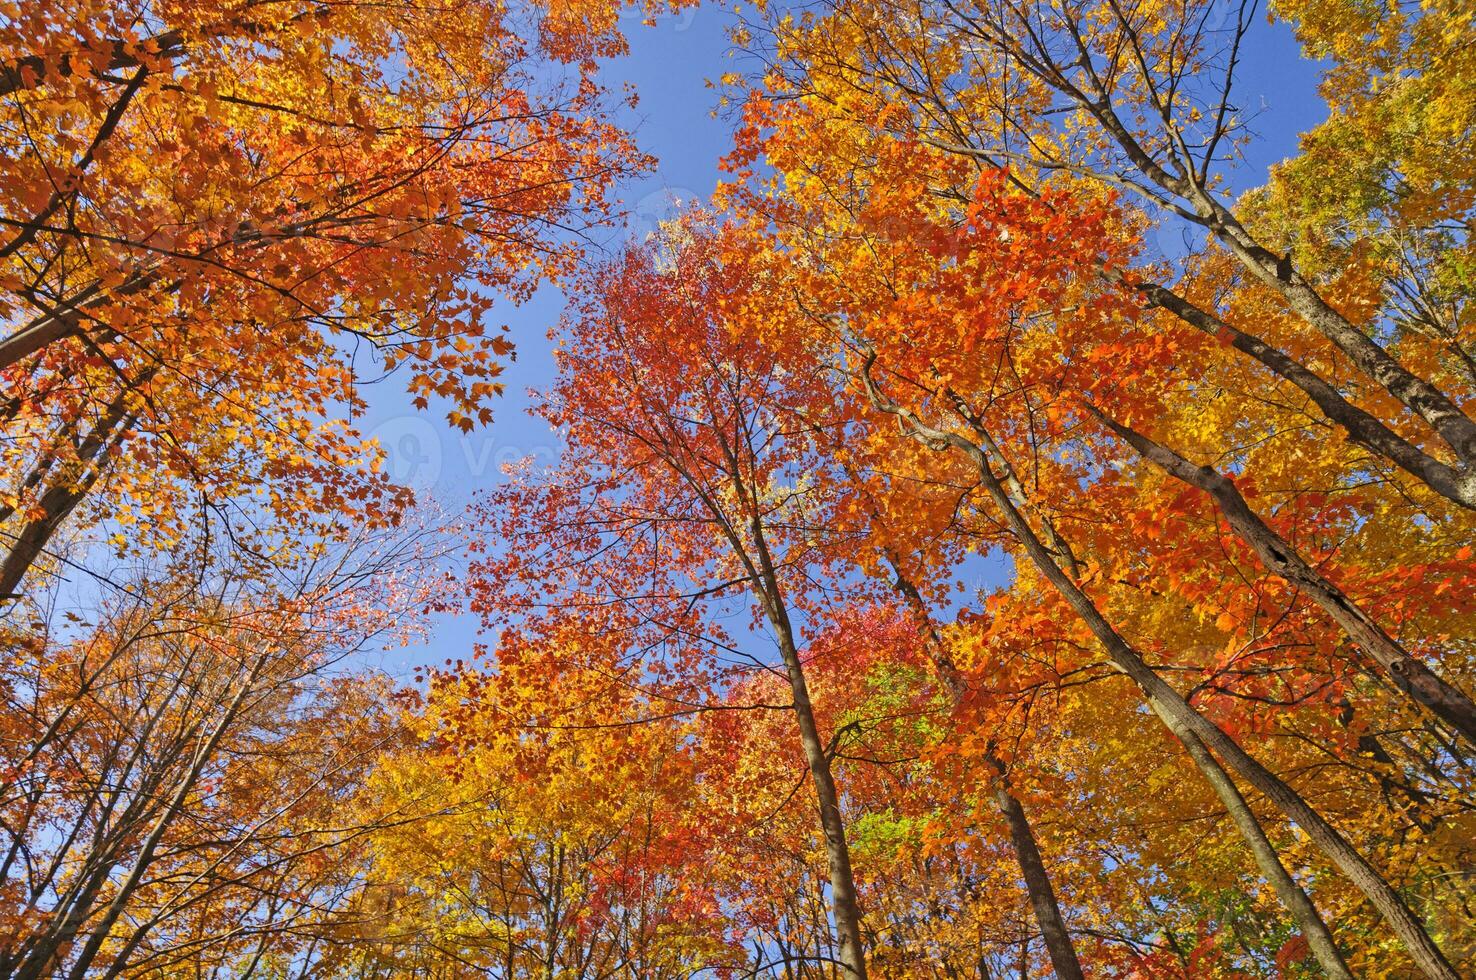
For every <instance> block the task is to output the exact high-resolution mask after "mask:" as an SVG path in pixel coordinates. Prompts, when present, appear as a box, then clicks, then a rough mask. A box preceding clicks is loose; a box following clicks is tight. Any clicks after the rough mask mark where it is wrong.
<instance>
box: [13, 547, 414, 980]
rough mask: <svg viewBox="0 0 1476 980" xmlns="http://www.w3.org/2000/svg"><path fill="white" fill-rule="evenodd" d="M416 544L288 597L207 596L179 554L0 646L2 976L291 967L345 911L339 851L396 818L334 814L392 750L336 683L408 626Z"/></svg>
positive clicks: (356, 693) (344, 554) (233, 592)
mask: <svg viewBox="0 0 1476 980" xmlns="http://www.w3.org/2000/svg"><path fill="white" fill-rule="evenodd" d="M433 540H434V539H433V538H430V537H426V536H425V535H423V534H413V535H401V536H398V537H387V536H385V535H382V534H370V535H361V536H360V537H359V538H358V539H357V540H356V541H354V542H353V543H351V544H345V545H343V546H340V547H338V548H335V549H333V550H332V551H330V552H326V553H325V554H324V555H323V556H322V557H321V558H320V559H319V560H318V562H316V563H315V565H314V567H313V569H312V570H311V573H310V574H306V575H304V577H302V578H298V579H296V580H293V579H289V578H285V577H282V576H276V577H274V578H271V579H265V578H262V577H261V576H260V575H259V574H253V573H250V572H249V571H243V570H239V569H238V570H237V573H236V574H235V575H233V574H231V569H230V568H229V567H221V566H216V568H215V570H214V571H215V572H216V573H217V574H215V575H214V576H213V578H212V579H204V580H202V579H201V578H200V577H199V575H198V572H199V569H200V566H199V564H198V563H195V562H192V561H190V560H189V557H190V556H187V555H186V556H181V560H180V561H178V562H177V563H175V564H173V565H171V566H165V567H163V568H162V569H159V570H156V571H153V572H152V573H146V572H143V571H141V573H140V574H138V575H136V576H134V577H132V578H130V579H129V580H128V581H127V586H126V588H125V589H123V590H120V591H119V592H117V593H115V594H112V595H105V596H103V597H102V599H101V601H100V602H99V603H98V604H97V605H96V607H95V608H94V609H93V610H91V611H88V612H85V610H86V607H85V606H83V605H80V604H78V605H77V606H76V607H75V610H76V611H74V612H73V613H71V614H69V615H68V617H66V618H67V620H68V621H69V624H68V625H65V626H64V627H58V628H57V632H56V633H55V634H54V635H52V636H50V637H49V638H38V637H37V636H36V635H34V634H32V633H29V632H27V633H25V634H23V635H21V636H18V637H17V636H11V637H8V640H13V641H15V642H14V645H13V646H12V649H13V651H14V652H13V653H12V654H11V655H10V656H8V657H7V659H6V662H5V676H4V687H3V690H4V692H5V698H4V702H3V709H4V715H3V718H4V733H5V737H4V741H3V746H4V753H5V768H4V774H5V778H4V782H3V783H0V794H3V800H4V810H5V813H6V818H5V822H4V828H3V838H0V840H3V857H0V872H3V877H0V882H3V884H0V887H3V895H4V909H3V917H4V922H5V929H4V937H5V938H4V942H3V945H0V962H3V964H4V971H5V972H6V974H7V975H9V976H15V977H52V976H70V977H77V978H80V977H83V976H94V975H97V976H119V975H124V974H133V973H137V972H146V973H158V974H168V973H172V972H176V971H182V970H191V971H193V970H197V969H198V970H202V971H208V970H213V969H216V968H218V967H219V968H225V967H227V966H229V967H230V968H233V969H234V968H240V969H243V970H245V971H246V973H247V974H250V973H252V972H254V971H255V970H256V969H257V968H258V966H262V965H264V964H267V963H271V962H274V961H279V960H281V959H283V958H284V957H288V958H290V956H291V955H293V953H294V950H295V949H296V948H297V944H298V942H299V940H300V939H301V936H302V933H301V932H299V930H300V929H301V928H302V927H303V926H304V925H305V924H309V923H312V922H314V921H315V920H316V919H317V917H318V916H319V915H320V914H321V912H322V909H323V907H324V906H325V905H326V906H330V907H331V906H332V905H333V904H334V903H336V902H338V901H340V900H342V899H344V898H345V897H346V896H347V895H349V894H350V893H352V891H353V880H352V877H351V876H348V875H346V874H345V870H346V868H347V867H349V866H350V865H349V864H347V863H345V860H344V859H345V855H346V854H348V853H349V852H351V851H352V849H353V848H354V847H355V846H356V845H358V844H361V843H362V842H363V839H364V838H365V837H366V835H368V834H369V833H370V832H371V831H372V830H373V829H375V828H377V827H379V826H382V825H383V824H384V823H388V822H393V821H394V820H396V819H401V818H403V816H404V814H403V812H386V813H373V814H358V815H355V816H353V817H352V818H351V817H350V816H349V815H348V814H347V813H346V812H345V811H344V810H342V809H341V803H342V801H343V799H344V797H345V796H346V795H348V794H351V793H352V792H353V790H354V788H355V787H356V786H357V785H358V784H360V783H361V782H362V781H363V780H364V779H366V778H367V775H368V773H369V772H370V771H371V770H372V768H373V767H374V766H375V765H376V764H377V761H378V759H379V756H380V754H381V752H382V751H384V750H385V749H386V748H388V747H390V746H392V745H394V744H396V743H397V742H398V741H399V740H400V738H401V732H400V729H399V727H398V725H397V724H396V720H395V719H394V718H393V716H390V715H387V714H385V712H384V711H383V710H382V702H381V698H382V696H383V693H384V688H385V685H383V684H382V683H381V682H379V681H377V680H376V679H375V678H374V677H373V676H372V675H367V674H363V673H355V674H352V675H349V674H345V673H344V672H343V668H344V666H345V664H346V662H347V661H348V660H349V659H350V658H352V657H354V656H355V655H356V654H357V653H359V652H361V651H364V650H366V649H371V648H373V647H374V646H375V645H377V644H380V643H384V642H387V641H391V640H393V639H394V637H396V636H397V635H405V634H402V633H401V631H403V630H412V629H414V625H413V616H414V610H415V609H416V608H417V607H418V606H420V605H421V604H423V602H424V597H423V595H420V594H419V592H418V589H419V586H418V585H416V582H417V581H423V580H424V579H423V577H424V576H425V575H426V569H427V568H431V567H434V566H433V563H434V560H435V555H436V547H435V546H434V543H433ZM9 632H11V633H12V634H13V633H15V631H14V630H13V629H10V630H9Z"/></svg>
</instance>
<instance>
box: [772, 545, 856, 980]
mask: <svg viewBox="0 0 1476 980" xmlns="http://www.w3.org/2000/svg"><path fill="white" fill-rule="evenodd" d="M760 558H761V564H762V565H764V566H767V565H768V562H767V554H766V553H765V552H763V551H761V552H760ZM765 577H766V578H768V576H767V575H766V576H765ZM776 584H777V583H776ZM755 591H756V592H759V593H760V594H759V596H758V598H759V601H760V603H761V604H762V605H763V606H764V610H765V613H766V614H767V616H768V619H769V624H770V626H771V627H773V630H774V638H775V639H776V640H777V641H778V643H779V653H780V656H781V657H783V659H784V667H785V672H786V673H787V674H788V675H789V690H790V693H791V695H792V696H793V698H794V716H795V720H796V721H797V722H798V723H799V730H800V744H801V745H802V746H803V748H804V753H805V762H806V763H807V764H808V765H809V768H810V779H811V780H812V781H813V782H814V784H815V799H816V802H817V803H818V804H819V808H820V829H821V832H822V834H823V835H824V837H825V856H826V858H827V860H828V862H829V865H830V901H831V906H832V912H833V914H834V916H835V936H836V945H837V946H838V947H839V959H840V965H841V969H842V971H843V972H844V974H845V976H846V977H848V978H855V980H865V977H866V957H865V953H864V952H863V951H864V949H865V946H864V944H863V942H862V939H861V910H860V902H859V899H858V897H857V894H856V879H855V875H854V874H853V873H852V871H851V851H850V847H849V846H848V845H847V843H846V825H845V821H844V819H843V818H842V817H841V809H840V794H839V793H838V792H837V791H836V788H835V777H834V776H833V775H832V773H831V770H830V756H829V754H828V753H827V751H826V746H825V744H824V743H823V742H822V741H821V739H820V730H819V728H818V727H817V726H816V724H815V709H814V706H813V705H812V704H811V702H810V689H809V685H808V684H807V683H806V682H805V671H804V664H803V662H802V661H801V660H800V656H799V649H798V647H797V645H796V643H795V639H794V629H793V626H792V625H791V624H790V621H789V614H788V612H787V611H786V610H785V608H784V605H783V604H782V602H779V601H777V599H778V597H777V596H766V595H764V594H763V593H767V592H768V589H757V588H756V589H755Z"/></svg>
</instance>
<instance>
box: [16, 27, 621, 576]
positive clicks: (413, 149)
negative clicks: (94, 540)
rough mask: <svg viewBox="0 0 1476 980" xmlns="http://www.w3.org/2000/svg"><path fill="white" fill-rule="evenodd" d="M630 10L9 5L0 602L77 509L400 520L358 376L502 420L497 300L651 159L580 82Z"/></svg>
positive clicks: (512, 294)
mask: <svg viewBox="0 0 1476 980" xmlns="http://www.w3.org/2000/svg"><path fill="white" fill-rule="evenodd" d="M618 13H619V10H618V9H617V6H615V5H599V4H596V5H589V6H581V5H577V4H575V5H568V4H558V5H555V6H554V7H553V8H544V7H540V6H538V5H523V6H518V7H512V8H510V7H507V6H505V5H501V4H491V3H472V4H463V5H458V6H456V7H454V8H447V7H443V6H435V5H425V4H408V5H397V6H394V7H385V6H382V5H373V4H348V5H319V4H315V3H310V2H302V3H292V4H287V5H278V6H273V7H271V8H270V9H267V8H264V7H261V6H260V5H255V4H250V3H246V4H240V3H230V2H227V3H200V4H196V3H187V4H183V5H179V4H175V5H166V6H164V7H157V6H148V5H137V4H128V3H109V4H89V3H76V4H61V5H56V4H48V5H45V6H37V5H35V4H20V5H14V4H12V5H11V6H10V7H8V8H7V9H5V10H4V11H3V12H0V49H3V53H0V76H3V83H0V91H3V96H0V98H3V107H0V119H3V121H0V161H3V162H0V167H3V169H4V173H5V177H6V179H5V180H4V181H3V190H0V226H3V227H4V229H5V232H4V235H3V240H0V261H3V264H4V265H3V269H0V284H3V288H4V291H5V292H4V298H3V311H0V315H3V317H4V323H5V326H4V328H3V331H4V337H3V339H0V371H3V372H4V378H5V391H4V396H3V400H0V416H3V420H4V422H3V424H4V426H5V443H4V445H5V449H4V451H5V454H6V456H5V459H6V463H7V466H6V469H7V472H8V473H9V474H10V476H9V477H7V481H6V484H5V486H4V488H3V490H0V494H3V496H0V508H3V509H0V516H3V519H4V521H5V528H4V533H5V536H6V545H5V555H4V556H3V558H0V592H3V593H11V594H14V593H17V591H18V590H20V586H21V581H22V578H23V577H24V576H25V575H26V573H27V571H28V569H30V568H31V567H32V566H33V565H34V564H35V563H36V562H37V560H38V559H40V558H42V557H43V556H44V555H45V554H46V551H47V548H48V546H49V544H50V543H51V542H52V541H53V539H54V538H55V536H56V534H57V532H58V530H59V529H60V528H61V527H62V526H63V525H64V524H67V523H73V524H76V523H79V522H77V521H76V520H75V519H74V515H77V514H78V508H79V507H83V511H82V514H83V515H85V517H86V521H85V522H83V523H86V524H93V523H96V522H97V521H99V520H101V519H104V518H106V519H108V521H109V526H108V527H107V528H106V529H105V530H104V535H103V536H105V537H110V538H111V541H110V544H111V546H112V547H113V548H115V549H132V550H136V551H147V550H148V549H150V548H153V547H159V546H163V547H168V546H170V545H171V544H173V543H174V542H175V541H177V540H178V539H179V538H180V537H181V535H182V534H184V533H185V530H186V529H187V528H189V527H190V526H192V525H194V524H196V523H198V522H199V521H201V520H205V519H210V520H213V521H215V522H216V523H217V524H218V525H220V526H219V527H218V529H217V531H216V533H217V534H218V535H221V536H225V535H236V536H238V537H240V538H242V539H243V543H244V544H245V545H246V546H247V547H249V548H252V549H254V550H257V551H272V550H278V551H283V550H286V549H288V548H291V547H294V546H295V545H296V544H297V543H298V542H299V541H300V540H304V539H312V538H314V537H319V536H323V535H331V534H333V533H334V531H335V528H336V527H337V526H338V525H337V523H336V521H337V519H338V518H339V517H340V516H342V518H344V519H346V520H347V521H349V522H351V523H352V522H361V521H369V522H376V521H392V520H393V518H394V515H395V513H396V512H397V511H398V510H400V509H402V508H403V507H404V505H405V503H406V496H405V494H404V492H403V491H402V490H400V489H398V488H395V487H393V486H391V485H389V484H388V482H387V481H386V479H385V478H384V476H383V475H382V474H381V473H379V472H378V462H379V459H380V451H379V449H378V447H376V446H375V445H374V444H372V443H371V442H369V441H367V440H366V439H365V437H364V436H363V434H362V433H361V432H360V431H359V430H358V429H357V428H356V426H355V424H354V419H355V418H356V417H357V416H359V415H360V414H361V413H362V412H363V410H364V407H365V403H364V400H363V396H362V394H361V392H360V387H359V385H360V383H361V382H362V381H366V380H374V379H375V378H376V377H377V376H378V375H380V374H382V373H383V372H386V371H396V370H399V373H401V374H402V375H403V376H404V380H405V383H406V386H407V388H408V390H409V393H410V395H411V396H412V397H413V399H414V400H415V402H416V403H417V404H419V405H421V406H426V405H428V403H429V402H430V401H431V400H438V401H441V402H443V403H444V404H445V405H446V406H448V408H449V413H448V414H449V418H450V421H451V422H452V423H453V424H454V425H457V426H460V427H462V428H469V427H471V426H473V425H476V424H480V423H485V422H486V421H487V420H488V419H489V417H490V413H491V408H490V399H491V397H492V396H494V395H495V394H496V393H497V392H498V391H499V390H500V386H501V382H500V381H499V380H498V377H499V375H500V374H501V372H502V370H503V366H504V363H505V361H506V359H507V357H508V355H509V354H510V352H511V342H510V340H509V339H508V338H507V337H506V336H505V334H504V333H503V332H502V331H501V330H500V329H499V328H497V327H496V326H495V323H494V322H491V321H490V320H489V317H490V309H491V306H492V303H493V300H494V297H500V298H503V299H510V300H514V301H516V300H518V299H519V298H521V297H524V296H526V295H528V293H529V291H530V290H531V289H533V288H534V287H535V286H536V285H537V284H538V283H539V282H540V281H543V280H545V279H547V278H549V277H557V276H560V275H563V274H566V273H567V272H568V271H569V270H570V268H571V263H572V261H573V258H574V255H575V253H576V248H575V244H576V238H575V237H574V236H572V235H571V234H570V232H571V231H577V230H578V229H580V228H582V227H588V226H590V225H591V224H595V223H599V222H603V221H605V220H608V217H609V214H610V212H611V209H612V207H613V205H612V203H611V201H610V200H609V198H608V197H607V190H608V188H609V186H610V184H611V181H612V180H613V179H614V178H615V177H616V176H618V175H620V174H623V173H628V172H630V171H632V170H633V169H637V168H639V167H641V166H642V165H643V164H644V163H645V158H644V157H643V156H642V155H641V154H640V153H638V152H637V151H636V150H635V149H634V147H633V146H632V145H631V143H630V142H629V141H628V140H627V139H626V138H625V136H624V135H623V134H622V133H621V132H619V131H618V130H617V129H615V128H614V127H613V126H611V125H610V124H609V123H607V122H604V121H602V119H601V116H602V113H603V112H604V108H605V107H606V100H605V97H604V95H603V94H602V92H601V91H600V89H599V88H598V86H597V85H596V84H595V82H594V79H593V70H594V59H595V58H597V57H599V56H602V55H605V54H610V53H613V52H616V51H619V50H621V48H622V44H623V42H622V40H621V37H620V35H619V33H618V30H617V25H616V19H617V15H618ZM89 498H90V499H91V500H92V504H91V506H90V507H84V503H85V502H87V501H88V500H89ZM243 512H244V513H243ZM288 518H295V519H298V520H299V521H301V522H302V523H303V524H304V526H303V527H301V528H299V529H298V530H297V531H295V532H294V533H293V534H290V535H278V536H277V537H276V538H275V539H273V537H272V535H270V534H269V533H266V532H263V533H261V534H259V535H253V529H254V527H261V526H262V525H263V524H264V523H269V522H272V521H275V522H277V523H278V524H280V523H282V522H284V521H286V520H287V519H288ZM253 536H255V537H257V538H264V539H266V540H255V541H252V540H246V539H250V538H252V537H253ZM21 591H24V590H21Z"/></svg>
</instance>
